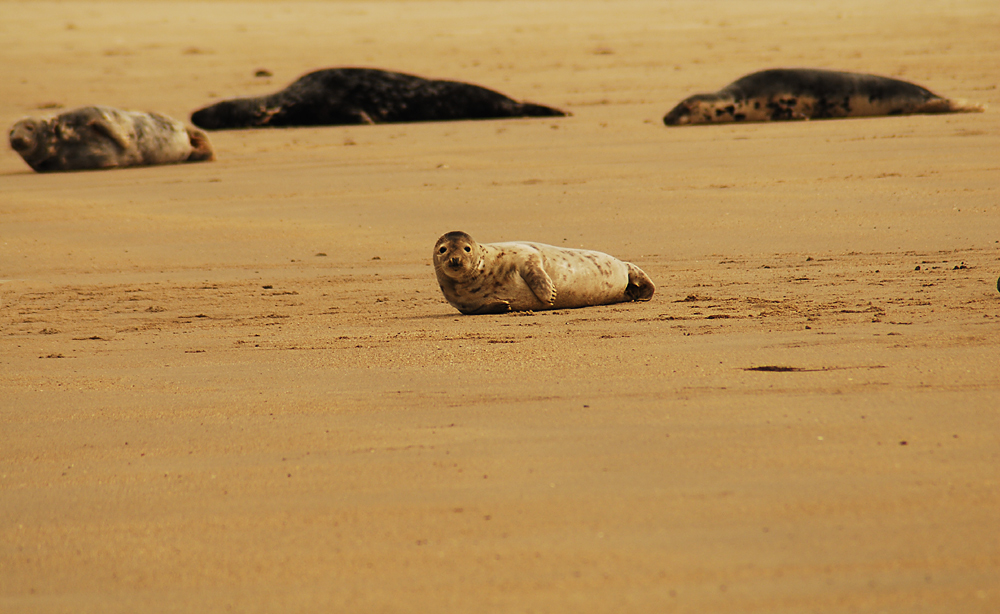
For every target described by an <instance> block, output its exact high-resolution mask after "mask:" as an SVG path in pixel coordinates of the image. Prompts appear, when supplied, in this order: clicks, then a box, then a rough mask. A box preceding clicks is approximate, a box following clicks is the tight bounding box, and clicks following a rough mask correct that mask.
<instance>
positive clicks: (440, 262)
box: [434, 231, 656, 315]
mask: <svg viewBox="0 0 1000 614" xmlns="http://www.w3.org/2000/svg"><path fill="white" fill-rule="evenodd" d="M434 271H435V273H436V274H437V280H438V284H439V285H440V286H441V292H442V293H444V297H445V299H447V301H448V302H449V303H450V304H451V305H452V307H454V308H456V309H458V310H459V311H460V312H462V313H463V314H465V315H472V314H484V313H507V312H509V311H540V310H543V309H569V308H575V307H587V306H591V305H608V304H611V303H623V302H627V301H648V300H649V299H650V298H652V297H653V292H655V291H656V287H655V286H654V285H653V282H652V281H651V280H650V279H649V276H647V275H646V274H645V273H644V272H643V271H642V269H640V268H639V267H637V266H635V265H634V264H632V263H631V262H622V261H621V260H618V259H617V258H615V257H613V256H609V255H608V254H604V253H601V252H595V251H590V250H585V249H567V248H563V247H555V246H552V245H545V244H544V243H522V242H514V243H476V242H475V241H474V240H473V238H472V237H470V236H469V235H468V234H466V233H464V232H460V231H454V232H449V233H448V234H446V235H444V236H442V237H441V238H440V239H438V242H437V243H436V244H435V245H434Z"/></svg>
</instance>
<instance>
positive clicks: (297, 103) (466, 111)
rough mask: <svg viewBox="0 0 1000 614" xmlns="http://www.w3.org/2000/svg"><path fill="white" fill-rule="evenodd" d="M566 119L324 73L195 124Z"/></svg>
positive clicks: (462, 95)
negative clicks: (514, 118)
mask: <svg viewBox="0 0 1000 614" xmlns="http://www.w3.org/2000/svg"><path fill="white" fill-rule="evenodd" d="M563 115H565V113H564V112H562V111H560V110H559V109H553V108H550V107H545V106H542V105H538V104H534V103H531V102H518V101H516V100H512V99H511V98H508V97H507V96H504V95H503V94H501V93H499V92H495V91H493V90H489V89H486V88H485V87H480V86H478V85H472V84H471V83H461V82H458V81H441V80H432V79H424V78H422V77H416V76H414V75H407V74H403V73H398V72H390V71H387V70H379V69H376V68H326V69H323V70H317V71H315V72H311V73H309V74H306V75H303V76H302V77H300V78H299V79H298V80H296V81H295V82H294V83H292V84H291V85H289V86H288V87H286V88H285V89H283V90H281V91H279V92H275V93H273V94H270V95H268V96H259V97H256V98H235V99H232V100H223V101H221V102H217V103H215V104H213V105H210V106H207V107H205V108H203V109H199V110H197V111H195V112H194V113H192V114H191V122H192V123H193V124H194V125H195V126H198V127H200V128H204V129H206V130H226V129H233V128H261V127H281V126H337V125H351V124H388V123H397V122H432V121H450V120H459V119H496V118H502V117H559V116H563Z"/></svg>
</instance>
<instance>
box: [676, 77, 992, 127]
mask: <svg viewBox="0 0 1000 614" xmlns="http://www.w3.org/2000/svg"><path fill="white" fill-rule="evenodd" d="M984 109H985V107H984V106H983V105H979V104H974V103H968V102H965V101H962V100H948V99H947V98H942V97H940V96H938V95H937V94H935V93H933V92H931V91H930V90H928V89H925V88H922V87H920V86H919V85H914V84H913V83H909V82H906V81H900V80H898V79H890V78H889V77H879V76H877V75H866V74H861V73H850V72H837V71H833V70H818V69H812V68H774V69H771V70H763V71H760V72H755V73H752V74H749V75H746V76H745V77H741V78H740V79H737V80H736V81H734V82H732V83H730V84H729V85H727V86H726V87H724V88H722V89H721V90H719V91H718V92H714V93H711V94H695V95H694V96H691V97H689V98H686V99H685V100H683V101H681V103H680V104H678V105H677V106H676V107H674V108H673V110H671V111H670V112H669V113H667V115H666V116H665V117H664V118H663V123H664V124H666V125H668V126H683V125H687V124H717V123H723V122H766V121H780V120H793V119H829V118H836V117H873V116H882V115H912V114H914V113H976V112H982V111H983V110H984Z"/></svg>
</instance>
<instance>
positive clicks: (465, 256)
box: [434, 230, 483, 280]
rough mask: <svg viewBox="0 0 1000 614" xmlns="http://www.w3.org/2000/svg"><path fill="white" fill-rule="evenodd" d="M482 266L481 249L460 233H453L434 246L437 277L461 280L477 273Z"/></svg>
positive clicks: (467, 236) (439, 240)
mask: <svg viewBox="0 0 1000 614" xmlns="http://www.w3.org/2000/svg"><path fill="white" fill-rule="evenodd" d="M482 266H483V248H482V247H480V246H479V244H478V243H476V241H475V240H474V239H473V238H472V237H470V236H469V235H467V234H466V233H464V232H461V231H458V230H456V231H453V232H449V233H448V234H446V235H444V236H443V237H441V238H440V239H438V241H437V243H435V244H434V270H435V271H436V272H437V273H438V274H439V275H444V276H445V277H448V278H450V279H454V280H461V279H465V278H468V277H471V276H473V275H476V274H478V273H479V271H480V270H481V269H482Z"/></svg>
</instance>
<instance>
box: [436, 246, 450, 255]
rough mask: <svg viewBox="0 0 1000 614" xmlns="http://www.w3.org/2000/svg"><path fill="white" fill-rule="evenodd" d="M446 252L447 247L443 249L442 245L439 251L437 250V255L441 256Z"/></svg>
mask: <svg viewBox="0 0 1000 614" xmlns="http://www.w3.org/2000/svg"><path fill="white" fill-rule="evenodd" d="M446 251H448V248H447V247H445V246H444V245H442V246H441V249H439V250H438V253H439V254H443V253H445V252H446Z"/></svg>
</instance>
